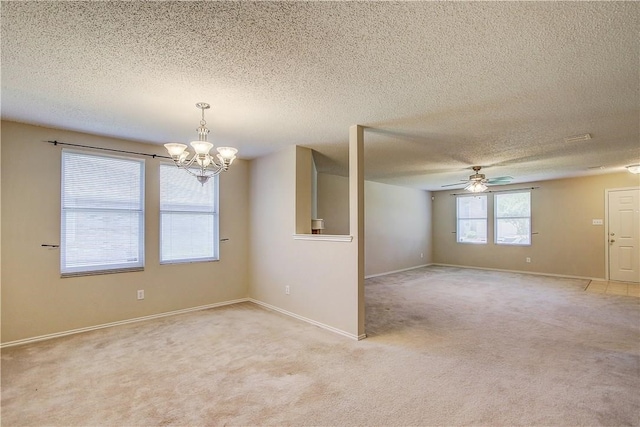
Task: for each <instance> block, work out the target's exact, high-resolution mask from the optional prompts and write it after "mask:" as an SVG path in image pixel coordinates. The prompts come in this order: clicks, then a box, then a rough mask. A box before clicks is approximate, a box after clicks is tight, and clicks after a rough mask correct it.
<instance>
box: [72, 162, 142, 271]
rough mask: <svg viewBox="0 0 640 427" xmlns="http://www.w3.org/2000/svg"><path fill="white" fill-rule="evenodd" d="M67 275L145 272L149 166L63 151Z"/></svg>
mask: <svg viewBox="0 0 640 427" xmlns="http://www.w3.org/2000/svg"><path fill="white" fill-rule="evenodd" d="M61 175H62V178H61V179H62V182H61V193H62V200H61V207H62V209H61V237H60V271H61V273H62V275H63V276H69V275H79V274H90V273H106V272H118V271H131V270H141V269H142V268H143V267H144V178H143V177H144V161H143V160H138V159H127V158H122V157H111V156H103V155H95V154H86V153H80V152H74V151H69V150H63V151H62V174H61Z"/></svg>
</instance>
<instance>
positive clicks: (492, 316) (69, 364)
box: [0, 266, 640, 426]
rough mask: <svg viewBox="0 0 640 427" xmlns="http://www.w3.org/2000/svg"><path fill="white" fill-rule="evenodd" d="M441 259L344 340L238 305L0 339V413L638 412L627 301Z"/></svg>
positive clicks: (35, 419) (308, 418)
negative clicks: (356, 335)
mask: <svg viewBox="0 0 640 427" xmlns="http://www.w3.org/2000/svg"><path fill="white" fill-rule="evenodd" d="M586 284H587V282H586V281H582V280H573V279H562V278H552V277H542V276H532V275H524V274H512V273H502V272H491V271H482V270H471V269H459V268H449V267H436V266H432V267H426V268H420V269H416V270H412V271H407V272H403V273H398V274H393V275H389V276H384V277H379V278H373V279H368V280H367V281H366V301H367V333H368V334H369V338H367V339H366V340H364V341H360V342H356V341H351V340H349V339H347V338H344V337H341V336H339V335H335V334H332V333H331V332H328V331H325V330H323V329H320V328H317V327H315V326H312V325H309V324H306V323H303V322H300V321H298V320H295V319H292V318H288V317H286V316H283V315H281V314H278V313H275V312H271V311H268V310H265V309H263V308H261V307H259V306H256V305H254V304H251V303H243V304H238V305H234V306H228V307H223V308H218V309H211V310H204V311H199V312H193V313H188V314H184V315H179V316H173V317H168V318H162V319H157V320H152V321H147V322H141V323H136V324H129V325H125V326H120V327H116V328H110V329H104V330H99V331H93V332H88V333H84V334H80V335H75V336H69V337H64V338H60V339H55V340H50V341H45V342H40V343H35V344H30V345H25V346H21V347H12V348H6V349H3V350H2V390H1V391H2V397H1V413H0V415H1V417H2V419H1V420H2V421H1V422H2V425H3V426H21V425H28V426H41V425H49V426H71V425H87V426H93V425H96V426H98V425H112V426H127V425H130V426H143V425H144V426H161V425H190V426H196V425H336V426H343V425H359V426H363V425H378V426H380V425H416V426H417V425H447V426H451V425H480V426H499V425H509V426H511V425H526V426H576V425H581V426H596V425H609V426H626V425H636V426H637V425H640V362H639V361H640V305H639V302H640V299H638V298H634V297H629V296H618V295H607V294H596V293H588V292H584V289H585V287H586Z"/></svg>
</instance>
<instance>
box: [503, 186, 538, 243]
mask: <svg viewBox="0 0 640 427" xmlns="http://www.w3.org/2000/svg"><path fill="white" fill-rule="evenodd" d="M495 203H496V206H495V219H496V226H495V230H496V243H497V244H499V245H530V244H531V192H529V191H524V192H518V193H505V194H496V196H495Z"/></svg>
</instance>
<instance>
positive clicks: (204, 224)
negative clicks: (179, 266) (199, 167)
mask: <svg viewBox="0 0 640 427" xmlns="http://www.w3.org/2000/svg"><path fill="white" fill-rule="evenodd" d="M217 207H218V177H217V176H216V177H213V178H211V179H210V180H209V182H207V183H206V184H204V185H202V184H200V183H199V182H198V180H197V179H195V178H194V177H193V176H191V175H189V174H188V173H186V172H185V171H184V170H181V169H178V168H177V167H175V165H160V263H174V262H193V261H213V260H217V259H218V242H219V239H218V209H217Z"/></svg>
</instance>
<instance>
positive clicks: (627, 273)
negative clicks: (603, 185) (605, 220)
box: [607, 189, 640, 282]
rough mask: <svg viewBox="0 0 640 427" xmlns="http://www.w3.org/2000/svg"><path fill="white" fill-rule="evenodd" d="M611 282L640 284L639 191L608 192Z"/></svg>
mask: <svg viewBox="0 0 640 427" xmlns="http://www.w3.org/2000/svg"><path fill="white" fill-rule="evenodd" d="M608 202H609V212H608V216H609V227H608V228H609V236H607V237H608V240H609V280H617V281H621V282H640V248H639V246H640V189H633V190H613V191H610V192H609V200H608Z"/></svg>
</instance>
